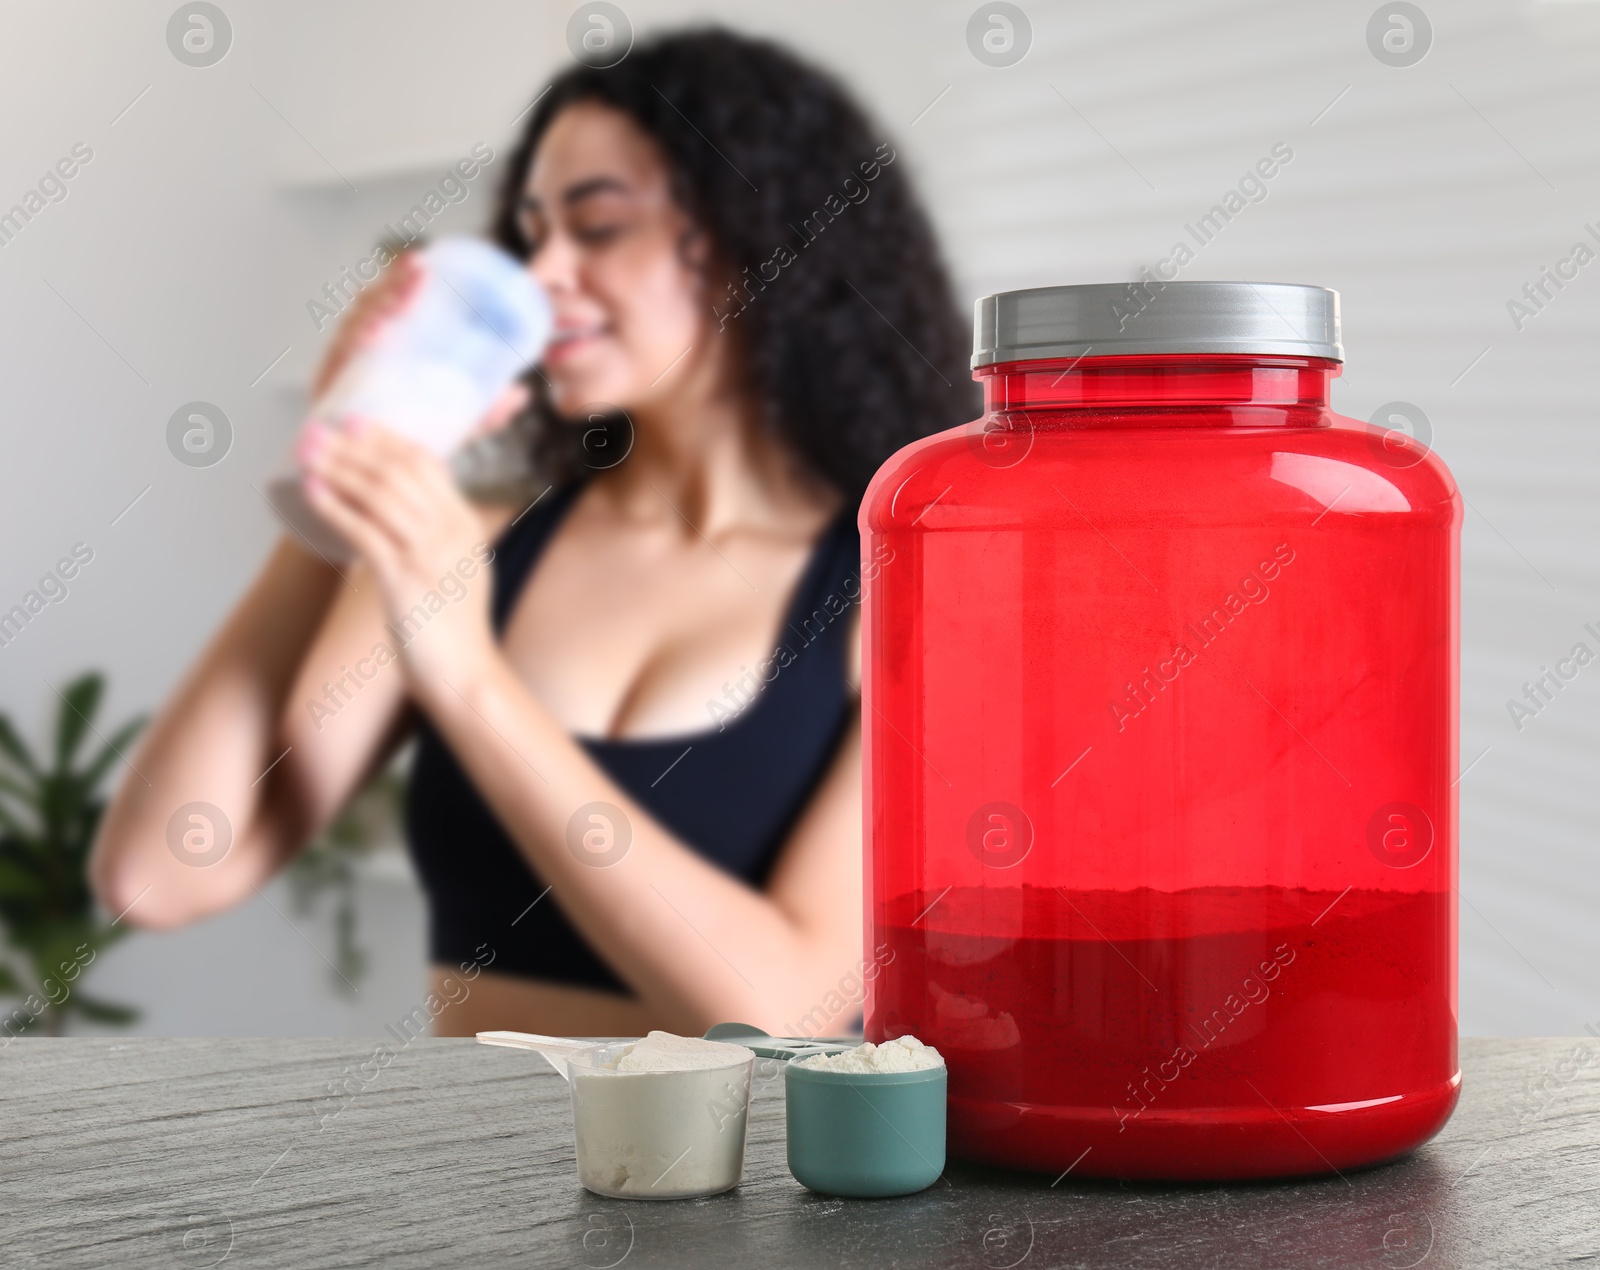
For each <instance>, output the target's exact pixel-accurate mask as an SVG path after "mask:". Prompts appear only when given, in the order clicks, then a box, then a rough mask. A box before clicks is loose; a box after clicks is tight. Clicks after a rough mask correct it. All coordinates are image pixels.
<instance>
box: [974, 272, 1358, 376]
mask: <svg viewBox="0 0 1600 1270" xmlns="http://www.w3.org/2000/svg"><path fill="white" fill-rule="evenodd" d="M1134 353H1259V354H1265V355H1269V356H1270V355H1272V354H1278V355H1282V356H1288V357H1327V358H1331V359H1332V360H1334V361H1338V362H1342V361H1343V360H1344V349H1343V348H1342V347H1340V344H1339V293H1338V292H1337V291H1330V290H1328V288H1327V287H1308V286H1301V285H1299V284H1298V283H1290V282H1154V281H1152V282H1148V283H1140V282H1107V283H1094V284H1091V285H1087V286H1076V287H1033V288H1030V289H1029V290H1027V291H1002V292H1000V293H999V294H998V295H987V296H984V297H983V299H981V300H979V301H978V303H977V305H976V311H975V313H974V315H973V324H972V368H973V369H974V370H976V369H977V368H978V367H980V366H992V365H994V364H995V363H996V362H1022V361H1032V360H1034V359H1037V358H1046V357H1083V356H1096V357H1106V356H1116V355H1117V354H1134Z"/></svg>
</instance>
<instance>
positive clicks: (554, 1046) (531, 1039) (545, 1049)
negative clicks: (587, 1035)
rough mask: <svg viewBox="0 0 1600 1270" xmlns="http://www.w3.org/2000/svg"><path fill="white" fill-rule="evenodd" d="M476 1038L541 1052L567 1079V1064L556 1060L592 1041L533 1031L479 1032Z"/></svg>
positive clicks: (577, 1050) (490, 1042)
mask: <svg viewBox="0 0 1600 1270" xmlns="http://www.w3.org/2000/svg"><path fill="white" fill-rule="evenodd" d="M478 1040H479V1042H480V1043H481V1044H484V1045H504V1046H506V1047H507V1048H508V1049H515V1050H534V1051H536V1052H538V1053H540V1054H543V1055H544V1057H545V1061H546V1062H547V1063H549V1064H550V1066H552V1067H554V1068H555V1069H556V1071H558V1072H559V1073H560V1074H561V1079H562V1080H566V1079H567V1065H566V1064H565V1063H563V1062H560V1061H558V1060H560V1059H564V1058H566V1057H568V1056H569V1055H571V1054H577V1053H579V1052H581V1051H583V1050H586V1049H589V1048H590V1047H591V1045H592V1044H593V1042H592V1041H575V1040H573V1039H572V1038H571V1037H570V1036H540V1035H538V1034H537V1033H534V1032H479V1033H478Z"/></svg>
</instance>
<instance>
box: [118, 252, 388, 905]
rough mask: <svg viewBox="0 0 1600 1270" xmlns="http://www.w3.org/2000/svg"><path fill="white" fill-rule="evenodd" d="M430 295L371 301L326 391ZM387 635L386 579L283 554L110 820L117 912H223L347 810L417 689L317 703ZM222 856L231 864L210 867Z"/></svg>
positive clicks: (132, 776) (330, 359) (324, 370)
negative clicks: (211, 855)
mask: <svg viewBox="0 0 1600 1270" xmlns="http://www.w3.org/2000/svg"><path fill="white" fill-rule="evenodd" d="M414 286H415V281H414V278H413V276H412V271H410V270H409V269H408V268H401V269H397V270H395V271H393V273H392V274H390V275H386V277H385V279H384V281H383V282H381V283H380V284H378V285H377V286H374V287H371V288H369V289H368V290H367V291H365V292H363V293H362V295H361V296H360V297H359V298H358V300H357V303H356V306H355V308H354V309H353V310H352V312H351V314H350V315H349V318H348V320H346V321H345V322H344V323H343V324H342V325H341V327H340V329H339V331H338V332H337V334H336V336H335V338H334V341H333V344H332V347H331V348H330V350H329V353H328V355H327V357H326V358H325V359H324V361H323V364H322V367H321V369H320V371H319V374H318V378H317V391H321V389H322V388H324V387H326V385H327V383H328V382H329V381H330V380H331V379H332V377H333V376H334V375H335V374H337V373H338V371H339V369H340V368H341V367H342V366H343V365H344V363H345V362H346V361H347V360H348V358H349V357H350V355H351V353H352V352H353V351H354V350H355V349H356V347H358V346H359V344H360V343H361V341H362V340H363V339H365V338H368V337H369V336H370V334H371V333H372V331H373V330H375V329H376V326H377V324H378V323H379V322H381V321H382V320H383V319H384V318H385V317H386V316H388V315H390V314H391V313H393V312H394V311H396V309H397V308H398V307H399V306H400V305H402V304H403V303H404V302H405V299H406V297H407V296H408V295H409V294H410V291H411V290H412V289H414ZM382 623H383V605H382V601H381V598H380V596H379V594H378V590H377V588H376V587H375V586H374V585H373V584H372V581H371V577H370V574H367V573H366V572H365V571H364V570H362V569H360V568H359V567H357V568H355V569H353V570H346V571H345V574H344V576H342V577H341V575H340V574H339V573H338V572H336V571H335V570H334V569H333V568H332V567H331V566H330V565H328V564H327V563H326V562H324V561H322V560H320V559H317V558H314V557H313V556H311V555H310V554H308V553H307V552H305V551H303V550H301V549H300V548H299V546H298V545H297V544H295V543H294V542H293V541H292V540H290V539H289V538H287V537H285V538H284V539H283V540H282V541H280V542H279V544H278V546H277V547H276V549H275V550H274V551H273V553H272V555H271V556H270V557H269V559H268V561H267V564H266V566H265V567H264V568H263V569H262V571H261V573H260V575H259V576H258V577H257V578H256V580H255V582H254V583H253V584H252V585H251V587H250V589H249V591H248V592H246V593H245V596H244V598H243V599H241V600H240V601H239V603H238V604H237V605H236V606H235V607H234V610H233V612H232V613H231V614H230V615H229V617H228V619H227V621H226V622H225V623H224V625H223V627H222V629H221V630H220V631H219V632H218V633H217V634H216V635H215V636H214V637H213V638H212V640H211V642H210V644H209V645H208V646H207V647H206V649H205V651H204V652H203V653H202V654H201V656H200V658H199V659H198V661H197V662H196V663H195V665H194V666H193V668H192V669H191V670H190V671H189V673H188V674H187V675H186V676H185V678H184V680H183V682H182V683H181V684H180V686H179V687H178V689H177V691H176V692H174V694H173V696H172V698H171V699H170V700H169V701H168V703H167V704H166V706H165V707H164V708H163V709H162V710H161V712H160V713H159V714H158V716H157V717H156V720H155V722H154V724H153V725H152V726H151V727H150V729H149V731H148V732H147V733H146V735H145V737H144V740H143V742H142V744H141V745H140V747H139V749H138V751H137V752H136V754H135V755H134V758H133V760H132V763H131V768H132V770H130V771H129V772H128V773H127V775H126V777H125V778H124V780H123V784H122V787H121V789H120V790H119V791H118V792H117V795H116V797H115V798H114V799H113V800H112V803H111V806H110V808H109V809H108V810H107V812H106V815H105V819H104V820H103V822H102V824H101V827H100V832H99V835H98V837H97V839H96V842H95V846H94V850H93V853H92V855H91V858H90V863H89V875H90V882H91V884H92V886H93V888H94V890H95V893H96V895H97V896H98V898H99V900H100V902H101V903H102V904H103V905H104V906H105V907H106V908H107V909H108V910H109V911H110V912H111V913H113V914H117V915H121V914H124V913H125V914H126V920H127V921H128V922H129V923H130V924H134V925H143V926H155V927H167V926H176V925H179V924H181V923H183V922H187V921H192V920H194V919H196V918H199V917H204V916H206V915H207V914H210V913H214V912H217V911H218V910H219V909H223V908H226V907H228V906H229V905H230V904H233V903H235V902H236V901H238V900H240V899H242V898H244V897H245V896H247V895H249V893H250V891H251V889H252V888H253V887H255V886H258V885H259V884H260V883H262V882H264V881H265V880H266V879H267V878H269V877H271V876H272V874H273V873H274V872H276V871H277V869H278V868H279V867H281V866H282V865H283V863H284V862H285V861H286V860H288V859H289V858H290V856H292V855H293V854H294V852H296V851H297V850H299V848H300V847H301V846H302V845H303V844H304V843H305V841H306V840H307V838H308V837H309V836H310V835H311V834H312V833H314V832H316V831H317V830H318V829H319V828H320V827H321V826H322V825H324V824H326V823H327V821H328V820H329V819H331V818H332V817H333V816H334V815H335V814H336V813H337V811H338V809H339V808H340V807H341V806H342V805H343V803H344V801H345V800H346V799H347V798H348V797H349V796H350V795H351V794H352V793H354V792H355V790H356V789H357V788H359V786H360V783H361V782H362V781H363V780H364V779H365V778H366V776H367V774H368V773H370V772H371V771H372V770H373V769H374V768H375V767H376V766H377V765H378V763H379V762H380V761H381V760H382V758H383V757H384V756H385V755H386V754H387V753H388V752H389V750H390V748H391V747H392V744H393V742H394V739H395V735H394V734H395V729H396V725H397V722H398V720H399V717H400V713H401V704H402V701H403V697H404V692H403V687H402V685H401V683H400V682H399V678H400V677H399V676H398V675H389V676H386V677H384V678H383V679H382V681H381V682H379V683H377V685H376V687H374V688H368V687H367V686H366V685H365V684H360V685H357V686H358V687H360V689H361V691H360V693H359V701H357V702H354V703H353V704H352V705H351V706H350V707H349V708H344V707H341V708H339V709H338V710H337V711H336V712H334V713H333V714H332V715H331V716H330V715H329V714H328V713H327V710H326V708H327V706H328V705H329V703H328V702H327V701H326V700H324V702H323V705H324V710H320V711H319V710H314V709H312V708H311V703H312V702H313V701H314V700H317V699H320V698H323V695H324V689H323V685H324V684H325V683H326V684H329V685H330V687H332V688H333V692H334V700H335V701H338V700H339V699H340V690H339V689H338V687H337V684H338V681H340V680H341V678H344V679H345V682H346V684H349V683H350V682H351V681H350V680H349V679H348V678H347V677H346V672H345V670H344V669H343V668H344V667H345V666H347V665H353V664H355V663H356V662H357V660H358V659H359V658H360V657H361V656H362V655H364V654H366V653H367V652H368V651H369V650H370V648H371V646H372V644H373V642H374V641H375V640H376V639H377V638H378V637H379V635H380V634H381V632H382ZM191 804H205V806H191ZM174 838H175V839H176V840H177V842H178V845H177V846H176V847H174V846H173V845H172V843H171V841H170V839H174ZM185 840H187V843H188V846H187V847H186V846H185V845H184V842H185ZM224 843H227V844H228V845H227V847H226V850H225V851H223V850H222V847H223V844H224ZM211 846H214V847H215V848H216V849H217V851H218V853H219V854H220V857H221V858H220V859H218V860H217V861H215V862H214V863H206V862H205V859H206V855H205V849H206V848H207V847H211Z"/></svg>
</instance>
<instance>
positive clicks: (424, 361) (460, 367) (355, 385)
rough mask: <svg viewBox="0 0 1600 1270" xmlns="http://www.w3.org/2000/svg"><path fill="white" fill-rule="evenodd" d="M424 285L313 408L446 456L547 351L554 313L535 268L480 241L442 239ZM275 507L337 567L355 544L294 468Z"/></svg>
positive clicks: (425, 256) (280, 481)
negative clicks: (324, 514) (328, 519)
mask: <svg viewBox="0 0 1600 1270" xmlns="http://www.w3.org/2000/svg"><path fill="white" fill-rule="evenodd" d="M418 259H419V261H420V263H421V265H422V282H421V284H420V286H419V287H418V289H417V293H416V294H415V295H414V296H413V297H412V298H411V301H410V303H409V304H408V305H407V306H406V308H405V309H404V311H403V312H402V313H401V314H400V315H399V316H398V317H396V318H394V319H393V320H391V321H390V322H389V323H388V324H387V325H386V326H385V327H384V328H383V329H382V330H381V331H380V333H379V335H378V338H377V339H376V341H375V342H374V343H373V344H371V345H370V346H368V347H366V348H363V349H362V350H360V351H359V352H358V353H356V355H355V356H353V357H352V358H351V359H350V361H349V363H348V364H347V365H346V366H345V368H344V370H343V371H342V372H341V373H340V374H339V377H338V378H337V379H336V380H335V381H334V382H333V384H332V385H331V386H330V387H329V388H328V390H327V391H326V392H325V393H323V395H322V396H321V397H319V398H318V399H317V400H316V402H314V403H313V404H312V407H311V411H310V415H311V418H313V419H317V420H321V421H323V422H325V423H328V424H331V425H333V426H338V425H339V424H340V423H342V422H343V421H344V420H347V419H350V418H356V417H361V418H367V419H371V420H374V421H375V422H377V423H379V424H381V425H382V426H384V427H386V428H388V429H389V430H391V431H393V432H396V433H398V434H399V435H401V436H403V437H406V438H408V439H410V440H412V441H415V442H416V443H417V444H418V445H421V446H423V447H425V448H427V449H428V450H431V451H432V452H433V453H434V454H436V455H438V456H439V457H441V458H444V457H446V456H448V455H449V454H450V453H451V452H453V451H454V450H455V449H456V448H457V447H458V446H459V445H460V444H461V442H462V441H463V440H465V439H466V437H467V435H468V433H470V432H471V430H472V428H473V427H474V426H475V425H476V424H477V423H478V422H479V421H480V420H481V419H482V418H483V416H484V415H485V413H487V411H488V409H489V407H490V406H491V405H492V404H493V403H494V401H495V399H496V398H497V397H499V396H500V394H501V393H502V392H504V391H505V389H506V388H507V387H508V386H509V385H510V384H511V383H512V382H513V381H514V380H515V379H516V378H517V376H519V375H521V374H522V373H523V372H524V371H526V370H527V368H528V367H529V366H531V365H532V364H533V363H534V362H536V361H537V360H538V359H539V357H540V355H541V354H542V353H543V352H544V348H545V344H546V343H547V342H548V340H549V338H550V328H551V321H552V317H551V311H550V302H549V300H548V299H547V298H546V296H545V294H544V292H543V290H542V289H541V288H540V286H539V284H538V283H537V282H536V281H535V280H534V278H533V275H532V274H531V273H529V272H528V269H527V266H526V265H524V264H523V263H522V262H521V261H519V260H517V259H516V258H515V257H513V256H511V255H508V254H507V253H506V252H504V251H502V250H500V248H498V247H496V246H494V245H493V244H492V243H489V242H485V241H483V240H482V239H478V238H466V237H451V238H441V239H439V240H438V241H437V242H435V243H432V244H430V245H429V246H428V247H427V248H425V249H424V250H423V251H421V252H420V253H419V254H418ZM268 496H269V497H270V499H271V501H272V504H273V506H274V507H276V508H277V510H278V511H279V512H280V513H281V514H282V515H283V517H284V518H285V519H286V520H287V521H288V522H289V524H290V526H291V527H292V528H293V529H294V531H295V532H296V533H297V534H298V535H300V536H301V537H302V538H303V539H305V540H306V541H308V542H309V543H310V544H311V545H312V546H313V547H314V548H315V549H316V550H317V551H319V552H321V553H322V554H323V555H324V556H326V557H327V558H328V559H330V560H344V559H348V558H349V554H350V551H349V547H348V546H347V545H346V544H345V542H344V540H343V539H342V538H341V537H339V535H338V534H337V533H335V532H334V531H333V529H331V528H330V527H329V526H328V525H327V524H326V523H325V522H324V521H323V520H322V519H321V517H319V516H318V515H317V514H316V513H315V511H313V510H312V508H311V506H310V504H309V503H308V502H306V500H305V496H304V494H303V492H302V491H301V487H300V476H299V473H298V471H297V470H296V469H295V468H294V466H293V464H292V462H290V461H285V463H284V464H283V465H282V467H281V468H280V470H279V472H278V473H277V475H276V476H275V477H274V478H272V479H271V480H270V481H269V483H268Z"/></svg>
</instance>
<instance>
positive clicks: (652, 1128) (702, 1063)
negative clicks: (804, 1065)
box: [571, 1032, 755, 1199]
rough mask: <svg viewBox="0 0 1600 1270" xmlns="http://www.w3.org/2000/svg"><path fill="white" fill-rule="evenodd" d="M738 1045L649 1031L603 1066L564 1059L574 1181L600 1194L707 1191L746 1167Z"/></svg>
mask: <svg viewBox="0 0 1600 1270" xmlns="http://www.w3.org/2000/svg"><path fill="white" fill-rule="evenodd" d="M754 1058H755V1055H754V1053H753V1052H752V1051H750V1050H748V1049H746V1048H745V1047H744V1046H742V1045H728V1044H725V1043H723V1042H721V1041H707V1040H702V1039H701V1038H699V1037H694V1036H675V1035H673V1034H672V1033H671V1032H651V1033H650V1034H649V1035H648V1036H646V1037H645V1038H644V1039H643V1040H640V1041H636V1042H635V1043H634V1044H633V1046H632V1047H631V1048H629V1049H628V1050H626V1051H624V1052H623V1053H622V1054H621V1055H620V1056H618V1057H617V1058H615V1059H614V1061H613V1064H612V1065H610V1066H605V1067H600V1068H592V1069H587V1070H586V1069H584V1068H583V1067H581V1066H578V1065H576V1064H574V1065H573V1067H572V1069H571V1070H572V1112H573V1127H574V1129H575V1130H576V1133H577V1147H578V1180H579V1181H580V1182H582V1183H583V1185H584V1186H586V1187H588V1189H590V1190H591V1191H596V1192H598V1193H599V1194H601V1195H625V1196H630V1197H636V1198H639V1199H679V1198H683V1197H686V1196H691V1195H714V1194H716V1193H717V1192H719V1191H725V1190H728V1189H729V1188H731V1187H734V1186H737V1185H738V1184H739V1179H740V1178H741V1177H742V1176H743V1175H744V1141H745V1121H746V1119H747V1118H748V1117H747V1113H748V1111H749V1107H750V1065H751V1062H752V1061H753V1060H754Z"/></svg>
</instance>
